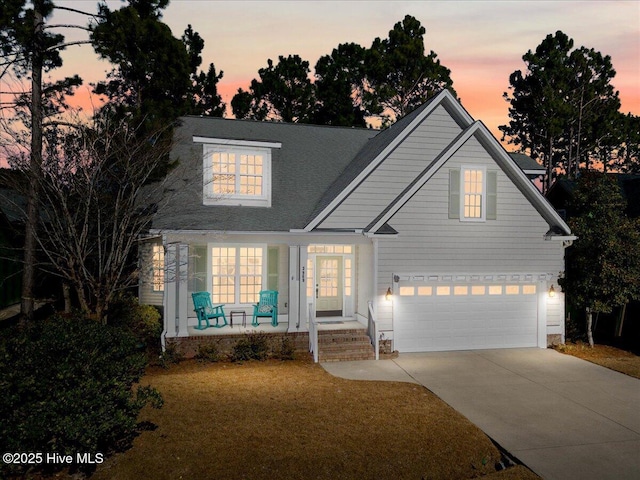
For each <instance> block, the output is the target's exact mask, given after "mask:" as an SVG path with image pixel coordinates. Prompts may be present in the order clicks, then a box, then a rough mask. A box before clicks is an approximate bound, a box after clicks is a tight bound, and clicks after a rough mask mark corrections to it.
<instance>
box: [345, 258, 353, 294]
mask: <svg viewBox="0 0 640 480" xmlns="http://www.w3.org/2000/svg"><path fill="white" fill-rule="evenodd" d="M351 273H352V268H351V259H350V258H345V259H344V294H345V295H346V296H350V295H351V282H352V279H351Z"/></svg>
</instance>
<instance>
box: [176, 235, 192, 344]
mask: <svg viewBox="0 0 640 480" xmlns="http://www.w3.org/2000/svg"><path fill="white" fill-rule="evenodd" d="M188 268H189V245H185V244H183V243H181V244H179V245H178V275H177V277H178V278H177V289H176V290H177V296H178V299H177V318H178V336H179V337H188V336H189V330H188V328H187V317H188V311H189V298H188V292H187V286H188V283H187V278H188V277H187V275H188Z"/></svg>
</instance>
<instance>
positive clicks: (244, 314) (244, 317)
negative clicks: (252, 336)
mask: <svg viewBox="0 0 640 480" xmlns="http://www.w3.org/2000/svg"><path fill="white" fill-rule="evenodd" d="M234 315H242V326H243V327H246V326H247V312H245V311H244V310H233V311H232V312H230V313H229V316H230V317H231V318H230V320H231V327H233V316H234Z"/></svg>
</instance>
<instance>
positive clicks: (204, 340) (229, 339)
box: [166, 332, 309, 358]
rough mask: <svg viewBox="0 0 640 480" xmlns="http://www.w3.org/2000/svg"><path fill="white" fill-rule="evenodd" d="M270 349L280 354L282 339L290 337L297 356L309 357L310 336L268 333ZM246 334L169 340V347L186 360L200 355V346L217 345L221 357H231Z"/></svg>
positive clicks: (298, 333) (301, 333)
mask: <svg viewBox="0 0 640 480" xmlns="http://www.w3.org/2000/svg"><path fill="white" fill-rule="evenodd" d="M264 335H265V336H266V337H267V343H268V344H269V349H270V350H271V351H272V352H274V353H278V352H279V351H280V347H281V345H282V339H283V338H285V337H288V338H290V339H291V341H292V342H293V345H294V348H295V352H296V355H300V356H302V355H309V334H308V333H307V332H292V333H266V334H264ZM246 336H247V334H246V333H240V334H235V335H202V336H192V337H175V338H167V343H166V344H167V346H169V345H175V346H176V353H178V354H180V355H182V356H184V357H185V358H193V357H195V355H196V354H197V353H198V349H199V348H200V346H201V345H202V346H207V345H215V346H216V347H217V349H218V353H219V354H220V355H230V354H231V353H232V352H233V347H234V345H236V343H238V341H239V340H241V339H243V338H246Z"/></svg>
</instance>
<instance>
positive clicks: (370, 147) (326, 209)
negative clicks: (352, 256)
mask: <svg viewBox="0 0 640 480" xmlns="http://www.w3.org/2000/svg"><path fill="white" fill-rule="evenodd" d="M440 105H442V106H443V107H445V109H446V110H447V111H448V113H449V114H450V115H451V116H452V117H453V119H454V120H455V121H456V122H457V123H458V124H459V125H461V126H463V125H467V124H468V123H471V122H472V121H473V119H472V118H471V116H470V115H469V114H468V113H467V111H466V110H465V109H463V108H455V105H459V103H458V101H457V100H456V99H455V97H454V96H453V95H452V94H451V93H450V92H449V91H448V90H443V91H442V92H440V93H439V94H438V95H436V96H434V97H431V99H430V100H429V101H427V102H426V103H425V104H423V105H421V106H420V107H418V108H417V109H415V110H414V111H412V112H411V113H409V114H408V115H406V116H404V117H403V118H401V119H400V120H398V121H397V122H396V123H394V124H393V125H391V126H390V127H389V128H387V129H386V130H383V131H381V132H380V133H379V134H378V135H377V136H376V137H374V138H373V139H372V140H370V141H369V143H368V144H367V145H366V146H365V147H364V148H363V149H362V150H361V151H360V152H358V155H357V156H356V157H355V158H354V159H353V161H352V162H351V164H350V165H349V166H348V167H347V169H346V170H345V172H344V173H343V175H341V176H340V178H339V179H338V181H337V182H335V183H334V184H333V185H332V186H331V188H330V189H329V190H328V191H327V192H326V193H325V195H324V196H323V197H322V200H321V201H320V203H319V204H318V206H317V207H316V209H315V211H314V212H313V214H312V216H311V218H310V219H309V223H308V224H307V226H306V227H305V230H312V229H313V228H315V227H316V226H318V225H319V224H320V223H321V222H322V220H323V219H324V218H326V216H327V215H328V214H329V213H330V212H331V211H332V210H333V209H335V208H336V206H337V205H338V204H339V203H340V202H341V201H342V200H343V199H344V198H346V197H347V195H348V194H349V193H351V192H352V191H353V190H354V189H355V188H356V187H357V186H358V185H359V184H360V183H361V182H362V181H363V180H364V179H365V178H366V177H367V176H368V175H369V174H370V173H371V172H372V171H373V170H374V169H375V168H376V167H377V166H378V165H380V163H382V161H383V160H384V159H385V158H386V157H387V156H388V155H389V154H390V153H391V152H392V151H393V150H394V149H395V148H396V147H397V146H398V145H399V144H400V143H401V142H402V140H404V139H405V138H406V137H407V136H408V135H409V134H410V133H411V132H412V131H413V130H415V129H416V128H417V126H418V125H419V124H420V123H421V122H422V121H423V120H424V119H425V118H426V117H427V116H429V114H430V113H431V112H433V111H434V110H435V109H436V108H437V107H438V106H440Z"/></svg>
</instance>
